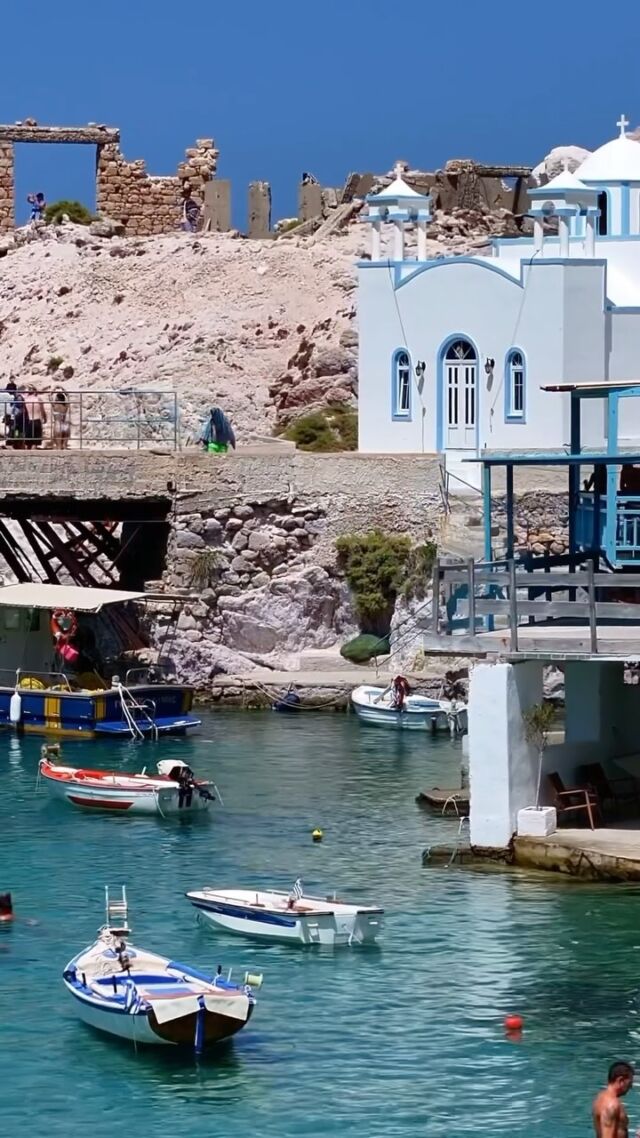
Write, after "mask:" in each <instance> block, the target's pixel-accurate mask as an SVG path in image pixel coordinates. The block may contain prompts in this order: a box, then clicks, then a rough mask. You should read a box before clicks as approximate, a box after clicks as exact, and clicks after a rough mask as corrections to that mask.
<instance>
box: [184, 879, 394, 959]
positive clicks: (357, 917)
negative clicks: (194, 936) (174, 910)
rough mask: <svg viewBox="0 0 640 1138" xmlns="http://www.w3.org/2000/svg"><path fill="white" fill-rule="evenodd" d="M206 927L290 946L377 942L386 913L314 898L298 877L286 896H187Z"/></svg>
mask: <svg viewBox="0 0 640 1138" xmlns="http://www.w3.org/2000/svg"><path fill="white" fill-rule="evenodd" d="M186 896H187V898H188V899H189V901H190V902H191V904H192V905H193V906H194V908H196V909H197V910H198V914H199V915H200V917H201V918H202V920H203V921H205V922H206V923H207V924H210V925H213V926H214V927H215V928H218V929H224V930H226V931H227V932H231V933H240V934H241V935H242V936H249V937H257V938H258V939H260V940H273V941H287V942H289V943H292V944H321V945H330V946H332V947H336V946H338V945H359V944H375V942H376V940H377V939H378V936H379V935H380V933H381V932H382V926H383V918H384V910H382V909H379V908H377V907H374V906H368V905H351V904H349V903H348V902H346V901H339V900H338V899H337V898H336V897H335V896H334V897H313V896H310V895H309V894H306V893H305V892H304V887H303V885H302V882H301V881H300V879H299V878H298V880H297V881H296V882H295V884H294V886H293V888H292V889H291V890H290V891H289V892H288V893H287V892H278V891H276V890H265V889H262V890H261V889H200V890H195V891H193V892H190V893H187V894H186Z"/></svg>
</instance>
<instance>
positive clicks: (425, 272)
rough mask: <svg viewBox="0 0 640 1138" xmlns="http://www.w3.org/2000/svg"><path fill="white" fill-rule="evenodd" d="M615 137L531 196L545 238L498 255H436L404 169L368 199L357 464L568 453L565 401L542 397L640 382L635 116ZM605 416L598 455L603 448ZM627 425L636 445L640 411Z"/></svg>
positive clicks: (425, 208) (516, 242)
mask: <svg viewBox="0 0 640 1138" xmlns="http://www.w3.org/2000/svg"><path fill="white" fill-rule="evenodd" d="M617 125H618V127H619V135H618V136H617V137H616V138H614V139H613V141H611V142H607V143H606V144H605V145H604V146H601V147H600V148H599V149H598V150H596V151H594V153H592V154H590V155H589V157H588V158H587V159H586V160H585V161H584V162H583V163H582V165H581V166H579V167H578V169H577V170H576V171H575V172H574V173H570V172H569V171H568V170H567V169H565V170H564V172H562V173H560V174H559V175H558V176H557V177H555V178H553V179H552V180H551V181H550V182H548V183H547V184H546V185H544V186H541V187H539V188H535V189H531V190H530V191H529V195H530V201H531V206H530V215H531V217H532V218H533V229H534V232H533V236H532V237H521V238H506V239H495V240H494V241H493V242H492V245H491V252H490V255H487V256H480V255H478V256H450V257H449V256H444V257H439V258H436V259H429V258H428V257H427V237H428V229H429V222H430V219H431V213H430V199H429V197H425V196H423V195H421V194H419V193H416V192H415V191H414V190H413V189H411V187H409V186H408V185H407V184H406V183H405V182H404V181H403V179H402V176H401V170H400V168H397V169H396V174H397V176H396V179H395V181H394V182H392V184H391V185H390V186H388V187H387V188H386V189H384V190H383V191H382V192H381V193H379V194H375V195H370V196H369V197H368V198H367V199H366V202H367V210H366V213H365V215H364V217H363V220H364V222H365V223H366V224H367V226H368V228H369V230H370V237H371V260H363V261H361V262H360V263H359V265H358V271H359V289H358V316H359V335H360V345H359V354H360V363H359V404H360V410H359V449H360V450H361V451H363V452H369V453H392V454H397V453H434V452H437V453H441V454H444V455H446V456H447V462H448V464H450V465H451V466H454V465H456V464H457V462H459V461H461V460H462V459H464V458H465V457H470V456H471V455H473V454H476V453H480V452H481V451H483V450H509V451H523V450H551V449H556V448H562V447H564V446H567V445H568V443H569V397H568V395H567V394H566V393H561V392H558V393H549V392H545V391H543V390H542V387H545V386H549V385H553V384H569V383H576V384H581V383H594V382H597V383H603V382H608V381H611V382H613V381H618V380H639V381H640V143H638V142H636V141H634V140H633V139H631V138H629V137H628V135H627V133H626V129H627V126H628V125H629V124H628V122H627V120H626V119H625V117H624V115H623V116H622V117H621V119H620V120H619V122H618V124H617ZM550 218H553V219H557V232H554V233H553V234H550V233H547V232H545V229H544V226H543V220H544V219H550ZM408 230H410V231H411V233H412V236H414V235H416V234H417V256H413V255H412V256H411V257H409V256H407V255H406V249H405V243H406V236H407V231H408ZM624 402H625V404H626V403H628V404H634V405H635V404H636V403H638V402H640V401H638V400H625V401H624ZM595 414H596V409H595V408H594V415H595ZM598 414H600V418H597V417H594V418H593V421H592V422H589V423H588V424H587V431H586V432H585V435H584V438H583V441H584V442H585V443H587V444H588V445H592V446H602V445H603V444H604V443H606V425H605V423H604V420H603V418H602V415H601V412H599V413H598ZM625 414H626V415H627V416H628V418H627V420H626V421H621V423H620V432H619V439H620V442H621V443H622V444H625V443H626V442H627V441H628V442H632V441H633V440H635V441H638V440H640V420H638V418H637V414H638V413H637V411H636V413H635V415H634V411H633V409H629V410H627V409H626V408H625ZM465 469H466V470H469V467H465Z"/></svg>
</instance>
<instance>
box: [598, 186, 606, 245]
mask: <svg viewBox="0 0 640 1138" xmlns="http://www.w3.org/2000/svg"><path fill="white" fill-rule="evenodd" d="M598 209H599V210H600V217H599V218H598V233H599V235H600V237H606V235H607V233H608V232H609V195H608V193H607V192H606V190H603V192H602V193H601V194H598Z"/></svg>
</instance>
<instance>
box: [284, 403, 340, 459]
mask: <svg viewBox="0 0 640 1138" xmlns="http://www.w3.org/2000/svg"><path fill="white" fill-rule="evenodd" d="M282 434H283V438H285V439H289V440H290V442H292V443H295V444H296V446H297V447H298V448H299V450H307V451H315V453H316V454H317V453H325V454H328V453H330V452H332V451H341V450H356V449H357V446H358V416H357V414H356V412H355V411H354V410H353V408H352V407H349V405H348V404H347V403H330V404H329V405H328V406H327V407H325V408H323V409H322V410H319V411H310V412H309V414H308V415H301V417H300V418H299V419H296V420H295V421H294V422H293V423H290V424H289V426H288V427H286V429H285V430H284V431H283V432H282Z"/></svg>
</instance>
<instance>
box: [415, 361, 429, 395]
mask: <svg viewBox="0 0 640 1138" xmlns="http://www.w3.org/2000/svg"><path fill="white" fill-rule="evenodd" d="M414 370H415V373H416V379H417V380H418V391H420V392H421V391H422V389H423V387H424V377H425V374H426V371H427V365H426V363H425V362H424V360H418V362H417V364H416V366H415V369H414Z"/></svg>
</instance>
